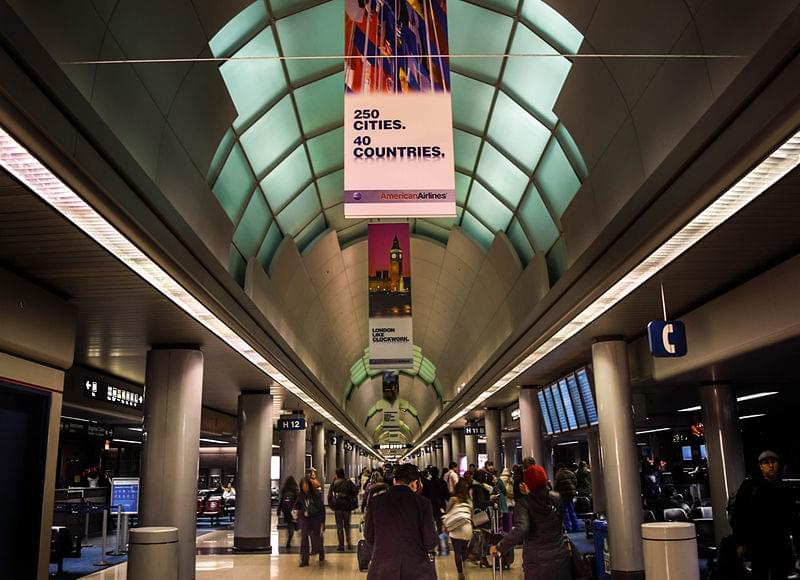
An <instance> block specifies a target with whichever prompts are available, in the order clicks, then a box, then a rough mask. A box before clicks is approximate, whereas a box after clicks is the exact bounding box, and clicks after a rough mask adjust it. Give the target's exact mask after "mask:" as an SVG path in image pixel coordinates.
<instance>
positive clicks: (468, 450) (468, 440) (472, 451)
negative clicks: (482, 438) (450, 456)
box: [464, 435, 478, 468]
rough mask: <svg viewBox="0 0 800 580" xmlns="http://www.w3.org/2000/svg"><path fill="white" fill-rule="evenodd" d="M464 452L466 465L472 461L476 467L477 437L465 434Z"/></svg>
mask: <svg viewBox="0 0 800 580" xmlns="http://www.w3.org/2000/svg"><path fill="white" fill-rule="evenodd" d="M464 454H465V455H466V456H467V467H469V464H470V463H474V464H475V467H476V468H477V467H478V437H477V436H475V435H467V436H465V437H464Z"/></svg>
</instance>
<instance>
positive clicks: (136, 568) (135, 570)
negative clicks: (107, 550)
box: [128, 526, 178, 580]
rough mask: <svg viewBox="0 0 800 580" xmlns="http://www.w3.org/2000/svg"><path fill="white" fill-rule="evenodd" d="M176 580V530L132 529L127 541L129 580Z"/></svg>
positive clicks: (161, 528) (169, 528) (165, 528)
mask: <svg viewBox="0 0 800 580" xmlns="http://www.w3.org/2000/svg"><path fill="white" fill-rule="evenodd" d="M154 578H158V579H159V580H178V528H171V527H166V526H162V527H148V528H133V529H132V530H131V531H130V539H129V541H128V580H153V579H154Z"/></svg>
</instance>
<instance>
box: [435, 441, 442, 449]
mask: <svg viewBox="0 0 800 580" xmlns="http://www.w3.org/2000/svg"><path fill="white" fill-rule="evenodd" d="M433 448H434V449H443V448H444V445H443V444H442V442H441V441H434V442H433Z"/></svg>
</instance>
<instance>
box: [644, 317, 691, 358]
mask: <svg viewBox="0 0 800 580" xmlns="http://www.w3.org/2000/svg"><path fill="white" fill-rule="evenodd" d="M647 338H648V342H649V343H650V352H651V353H652V354H653V356H654V357H657V358H677V357H680V356H686V352H687V345H686V327H685V326H684V324H683V322H681V321H680V320H653V321H652V322H650V323H649V324H648V325H647Z"/></svg>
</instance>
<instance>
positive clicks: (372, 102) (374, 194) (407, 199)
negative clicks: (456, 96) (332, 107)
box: [344, 0, 456, 218]
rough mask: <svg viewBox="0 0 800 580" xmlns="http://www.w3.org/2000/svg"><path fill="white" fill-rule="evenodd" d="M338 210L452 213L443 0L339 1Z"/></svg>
mask: <svg viewBox="0 0 800 580" xmlns="http://www.w3.org/2000/svg"><path fill="white" fill-rule="evenodd" d="M345 54H346V55H347V57H348V58H347V59H346V60H345V98H344V119H345V122H344V127H345V130H344V140H345V143H344V151H345V155H344V189H345V192H344V214H345V217H348V218H360V217H449V216H455V215H456V199H455V170H454V166H453V120H452V111H451V106H450V66H449V63H448V59H447V57H446V56H442V55H447V54H448V45H447V5H446V3H445V0H345Z"/></svg>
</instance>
